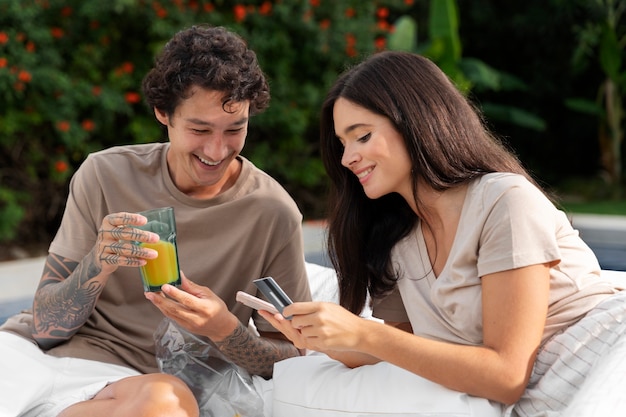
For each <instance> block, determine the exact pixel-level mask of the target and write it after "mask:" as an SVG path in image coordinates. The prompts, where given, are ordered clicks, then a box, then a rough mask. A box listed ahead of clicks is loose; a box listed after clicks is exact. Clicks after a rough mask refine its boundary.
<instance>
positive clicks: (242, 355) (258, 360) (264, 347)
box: [216, 323, 299, 378]
mask: <svg viewBox="0 0 626 417" xmlns="http://www.w3.org/2000/svg"><path fill="white" fill-rule="evenodd" d="M216 345H217V347H218V348H219V350H220V351H221V352H222V353H224V354H225V355H226V356H227V357H229V358H230V359H231V360H232V361H233V362H235V363H236V364H237V365H239V366H241V367H243V368H245V369H246V370H247V371H248V372H249V373H250V374H252V375H260V376H262V377H264V378H270V377H271V376H272V373H273V371H274V363H275V362H278V361H280V360H283V359H287V358H291V357H294V356H298V355H299V352H298V349H297V348H296V347H295V346H294V345H293V344H291V343H290V342H288V341H286V340H279V339H268V338H261V337H257V336H256V335H254V334H252V333H251V332H250V331H249V330H248V329H247V328H246V327H245V326H244V325H243V324H242V323H239V325H238V326H237V328H236V329H235V331H234V332H233V333H232V334H231V335H230V336H228V337H227V338H226V339H224V340H222V341H221V342H217V343H216Z"/></svg>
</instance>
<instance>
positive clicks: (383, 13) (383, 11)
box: [376, 7, 389, 19]
mask: <svg viewBox="0 0 626 417" xmlns="http://www.w3.org/2000/svg"><path fill="white" fill-rule="evenodd" d="M376 16H378V18H379V19H386V18H387V17H389V9H388V8H386V7H379V8H378V10H376Z"/></svg>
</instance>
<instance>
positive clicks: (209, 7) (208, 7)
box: [202, 3, 215, 13]
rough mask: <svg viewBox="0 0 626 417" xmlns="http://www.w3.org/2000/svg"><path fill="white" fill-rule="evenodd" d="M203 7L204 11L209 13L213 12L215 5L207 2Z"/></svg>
mask: <svg viewBox="0 0 626 417" xmlns="http://www.w3.org/2000/svg"><path fill="white" fill-rule="evenodd" d="M202 9H204V11H205V12H207V13H211V12H212V11H213V10H215V6H213V5H212V4H211V3H207V4H205V5H204V6H202Z"/></svg>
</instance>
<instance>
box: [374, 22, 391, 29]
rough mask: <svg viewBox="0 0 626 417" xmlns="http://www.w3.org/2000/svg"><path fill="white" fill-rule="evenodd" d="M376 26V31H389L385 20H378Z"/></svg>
mask: <svg viewBox="0 0 626 417" xmlns="http://www.w3.org/2000/svg"><path fill="white" fill-rule="evenodd" d="M376 26H378V29H380V30H382V31H387V30H389V22H387V21H386V20H379V21H378V22H377V23H376Z"/></svg>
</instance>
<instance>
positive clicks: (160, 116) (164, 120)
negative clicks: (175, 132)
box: [154, 107, 170, 126]
mask: <svg viewBox="0 0 626 417" xmlns="http://www.w3.org/2000/svg"><path fill="white" fill-rule="evenodd" d="M154 115H155V116H156V118H157V120H158V121H159V122H161V124H163V125H164V126H169V121H170V118H169V116H168V115H167V113H165V112H164V111H162V110H159V109H157V108H156V107H155V108H154Z"/></svg>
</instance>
